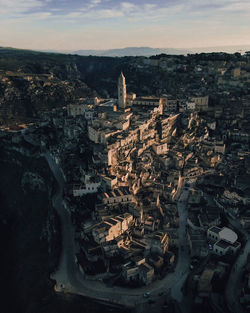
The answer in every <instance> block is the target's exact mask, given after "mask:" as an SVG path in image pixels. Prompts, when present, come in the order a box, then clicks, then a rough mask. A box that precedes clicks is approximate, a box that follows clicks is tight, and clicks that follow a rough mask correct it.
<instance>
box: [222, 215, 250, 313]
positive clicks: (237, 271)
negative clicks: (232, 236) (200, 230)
mask: <svg viewBox="0 0 250 313" xmlns="http://www.w3.org/2000/svg"><path fill="white" fill-rule="evenodd" d="M228 220H229V223H230V224H231V225H232V226H233V227H234V228H235V229H236V230H237V231H239V232H241V233H242V234H243V236H244V238H245V239H246V240H247V242H246V244H245V246H244V247H243V249H242V253H241V254H240V255H239V256H238V258H237V259H236V261H235V263H234V265H233V267H232V269H231V272H230V275H229V279H228V282H227V286H226V292H225V295H226V301H227V305H228V308H229V309H230V311H231V312H232V313H235V312H237V313H245V312H246V311H245V310H244V308H243V307H242V305H241V304H240V303H239V299H240V292H241V289H242V279H243V277H242V275H243V270H244V266H245V265H246V262H247V255H248V253H250V235H249V233H247V232H246V231H245V230H244V229H243V228H242V227H241V225H240V223H239V222H238V221H237V220H234V219H232V218H231V217H228Z"/></svg>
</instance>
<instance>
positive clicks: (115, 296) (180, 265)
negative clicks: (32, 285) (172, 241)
mask: <svg viewBox="0 0 250 313" xmlns="http://www.w3.org/2000/svg"><path fill="white" fill-rule="evenodd" d="M44 157H45V158H46V160H47V162H48V165H49V167H50V169H51V171H52V173H53V175H54V177H55V179H56V181H57V184H58V187H57V191H56V193H55V195H54V196H53V199H52V201H53V206H54V207H55V209H56V211H57V213H58V214H59V216H60V219H61V224H62V251H61V258H60V262H59V265H58V270H57V271H56V272H55V273H53V274H52V275H51V277H52V278H53V279H55V280H56V286H55V290H56V291H57V292H65V293H67V292H69V293H73V294H79V295H83V296H86V297H89V298H93V299H96V300H101V301H105V302H109V303H113V304H117V305H122V306H125V307H133V308H135V307H136V309H137V311H138V312H140V311H142V308H143V311H144V312H146V311H149V310H150V311H151V312H157V311H158V308H159V305H162V301H164V297H160V296H159V293H164V294H165V295H166V294H169V292H170V293H171V296H172V297H173V298H174V299H176V300H177V301H178V302H179V301H181V300H182V293H181V288H182V286H183V283H184V281H185V279H186V277H187V275H188V272H189V255H188V245H187V236H186V224H187V210H186V206H185V203H186V200H187V197H188V193H189V191H188V190H184V191H183V192H181V196H180V199H179V201H178V211H179V216H180V222H179V230H178V231H179V244H180V249H179V256H178V262H177V265H176V269H175V271H174V272H173V273H170V274H168V275H167V276H166V277H165V278H164V279H162V280H158V281H155V282H153V283H152V284H150V285H148V286H144V287H140V288H136V289H129V288H122V287H107V286H106V285H105V284H104V283H102V282H99V281H92V280H87V278H86V277H85V276H84V274H82V272H81V271H80V270H79V267H78V265H77V264H76V261H75V252H76V248H75V240H74V238H75V236H74V227H73V225H72V222H71V215H70V212H69V210H68V209H67V207H66V206H65V204H64V202H63V188H64V183H65V181H64V177H63V173H62V171H61V169H60V168H59V166H58V165H57V164H56V162H55V161H54V159H53V158H52V156H51V155H50V153H49V152H46V153H44ZM181 188H182V187H181ZM145 292H150V299H154V301H155V306H154V307H152V306H150V307H149V306H148V305H147V303H148V299H145V298H144V297H143V294H144V293H145Z"/></svg>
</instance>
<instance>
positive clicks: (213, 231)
mask: <svg viewBox="0 0 250 313" xmlns="http://www.w3.org/2000/svg"><path fill="white" fill-rule="evenodd" d="M207 237H208V239H209V240H211V241H214V242H215V243H214V244H213V252H214V253H216V254H218V255H225V254H229V253H235V252H236V251H237V250H239V249H240V247H241V244H240V242H238V241H237V239H238V236H237V234H236V233H235V232H234V231H232V230H231V229H230V228H227V227H223V228H220V227H217V226H213V227H210V228H209V229H208V230H207Z"/></svg>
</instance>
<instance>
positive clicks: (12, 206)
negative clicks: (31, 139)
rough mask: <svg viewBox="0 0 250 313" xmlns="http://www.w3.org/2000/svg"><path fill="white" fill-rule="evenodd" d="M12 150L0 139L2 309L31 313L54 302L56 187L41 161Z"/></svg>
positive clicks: (57, 235) (57, 243)
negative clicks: (51, 299) (46, 301)
mask: <svg viewBox="0 0 250 313" xmlns="http://www.w3.org/2000/svg"><path fill="white" fill-rule="evenodd" d="M20 144H21V143H20ZM12 145H13V144H11V141H10V140H8V139H5V138H1V142H0V172H1V177H2V179H1V180H0V206H1V211H0V229H1V249H2V257H1V264H2V266H1V272H2V273H1V280H2V283H1V285H2V286H1V287H2V289H3V293H1V294H2V295H5V296H4V297H3V300H4V303H2V305H3V304H4V306H6V309H7V308H8V312H17V311H19V312H35V311H38V310H37V309H35V308H38V307H39V306H41V304H42V301H44V298H49V297H53V289H52V287H53V282H52V281H51V280H50V279H49V275H50V273H51V272H52V271H54V269H55V268H56V266H57V262H58V258H59V253H60V227H59V219H58V218H57V216H56V214H55V211H54V209H53V207H52V206H51V201H50V198H51V195H52V193H53V190H54V189H55V183H54V179H53V176H51V173H50V170H49V168H48V166H47V163H46V161H45V160H44V159H43V158H41V157H39V155H38V154H37V157H34V156H33V157H27V156H24V155H22V154H21V153H19V152H18V151H17V149H12V147H11V146H12ZM45 182H46V183H45ZM13 297H14V298H13ZM42 299H43V300H42ZM5 302H6V303H5ZM2 305H1V307H3V306H2Z"/></svg>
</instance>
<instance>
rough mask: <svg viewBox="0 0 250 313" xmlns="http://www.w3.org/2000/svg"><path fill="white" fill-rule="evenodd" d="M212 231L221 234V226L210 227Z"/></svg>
mask: <svg viewBox="0 0 250 313" xmlns="http://www.w3.org/2000/svg"><path fill="white" fill-rule="evenodd" d="M209 230H210V231H212V232H214V233H216V234H219V232H220V231H221V228H219V227H217V226H213V227H211V228H209Z"/></svg>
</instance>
